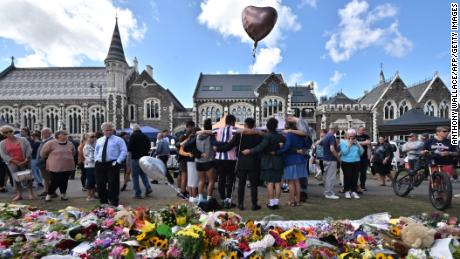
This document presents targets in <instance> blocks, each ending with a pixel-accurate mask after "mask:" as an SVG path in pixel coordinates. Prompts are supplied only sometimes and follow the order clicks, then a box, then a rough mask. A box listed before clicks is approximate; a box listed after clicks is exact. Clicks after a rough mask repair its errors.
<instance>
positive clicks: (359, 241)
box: [356, 235, 367, 245]
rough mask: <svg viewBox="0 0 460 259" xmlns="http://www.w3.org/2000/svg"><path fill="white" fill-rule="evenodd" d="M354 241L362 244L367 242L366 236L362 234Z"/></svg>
mask: <svg viewBox="0 0 460 259" xmlns="http://www.w3.org/2000/svg"><path fill="white" fill-rule="evenodd" d="M356 241H358V243H359V244H362V245H365V244H367V241H366V238H364V237H363V236H362V235H359V236H358V238H357V239H356Z"/></svg>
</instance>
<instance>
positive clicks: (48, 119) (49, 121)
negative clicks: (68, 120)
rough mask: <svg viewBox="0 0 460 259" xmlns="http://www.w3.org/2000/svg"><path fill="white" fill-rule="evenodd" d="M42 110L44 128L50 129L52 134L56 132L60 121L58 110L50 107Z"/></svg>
mask: <svg viewBox="0 0 460 259" xmlns="http://www.w3.org/2000/svg"><path fill="white" fill-rule="evenodd" d="M43 110H44V112H43V114H44V119H45V126H46V127H48V128H50V129H51V130H52V131H53V132H55V131H57V130H58V129H59V120H60V114H59V108H57V107H55V106H50V107H46V108H45V109H43Z"/></svg>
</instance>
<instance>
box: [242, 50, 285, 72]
mask: <svg viewBox="0 0 460 259" xmlns="http://www.w3.org/2000/svg"><path fill="white" fill-rule="evenodd" d="M281 60H283V57H282V56H281V50H280V49H279V48H263V49H261V50H260V51H259V54H257V56H256V62H255V63H254V64H253V65H250V66H249V71H250V72H251V73H253V74H268V73H272V72H274V70H275V67H276V65H278V64H279V63H280V62H281Z"/></svg>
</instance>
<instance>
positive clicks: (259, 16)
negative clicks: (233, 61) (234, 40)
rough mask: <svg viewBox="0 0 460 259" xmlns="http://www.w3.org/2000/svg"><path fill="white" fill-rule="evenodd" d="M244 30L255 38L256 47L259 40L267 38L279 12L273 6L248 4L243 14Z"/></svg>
mask: <svg viewBox="0 0 460 259" xmlns="http://www.w3.org/2000/svg"><path fill="white" fill-rule="evenodd" d="M241 18H242V20H243V27H244V30H245V31H246V32H247V34H248V35H249V37H251V39H253V40H254V48H255V47H256V46H257V42H258V41H260V40H262V39H263V38H265V36H267V35H268V34H269V33H270V32H271V30H272V29H273V27H274V26H275V23H276V20H277V19H278V13H277V12H276V9H275V8H273V7H256V6H252V5H250V6H247V7H246V8H244V10H243V13H242V14H241Z"/></svg>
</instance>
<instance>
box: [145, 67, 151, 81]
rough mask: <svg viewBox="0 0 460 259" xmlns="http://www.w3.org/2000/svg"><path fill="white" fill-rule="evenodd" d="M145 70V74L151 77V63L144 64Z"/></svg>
mask: <svg viewBox="0 0 460 259" xmlns="http://www.w3.org/2000/svg"><path fill="white" fill-rule="evenodd" d="M145 71H147V74H149V75H150V76H151V77H152V78H153V68H152V66H151V65H147V66H145Z"/></svg>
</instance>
